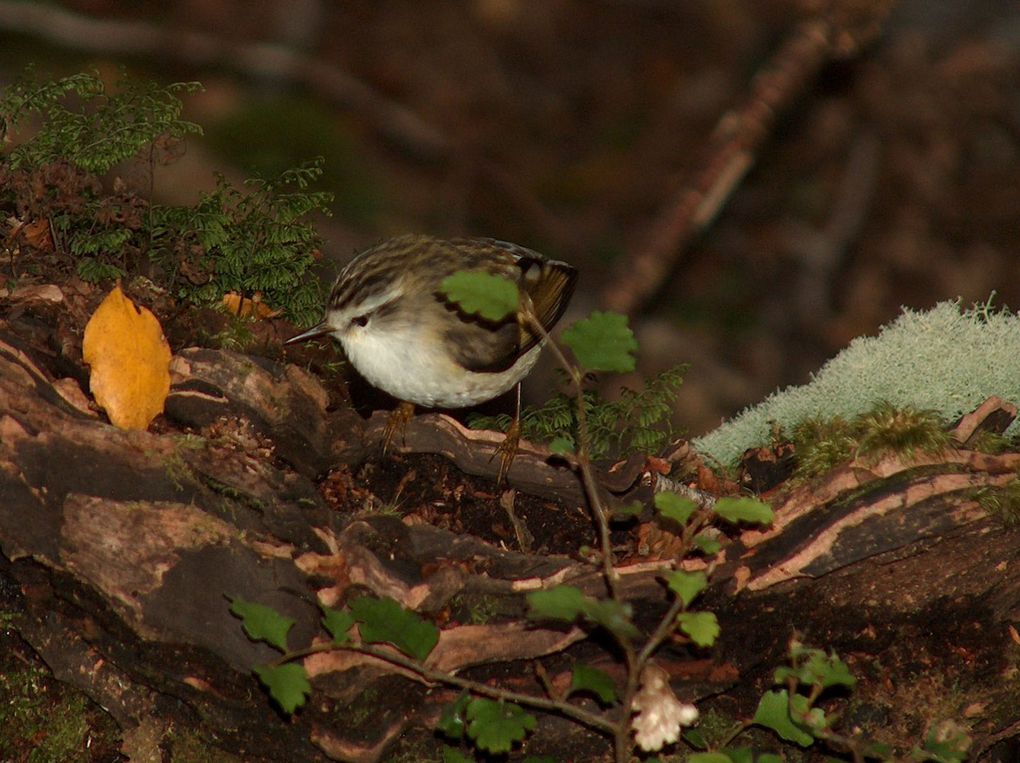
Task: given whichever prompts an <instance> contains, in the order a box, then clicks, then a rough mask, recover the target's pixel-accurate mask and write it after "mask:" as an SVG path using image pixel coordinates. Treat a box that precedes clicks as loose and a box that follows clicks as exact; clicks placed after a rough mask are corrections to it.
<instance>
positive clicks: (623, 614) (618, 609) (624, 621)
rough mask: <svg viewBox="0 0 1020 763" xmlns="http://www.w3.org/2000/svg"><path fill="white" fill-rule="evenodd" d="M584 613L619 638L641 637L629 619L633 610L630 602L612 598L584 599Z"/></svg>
mask: <svg viewBox="0 0 1020 763" xmlns="http://www.w3.org/2000/svg"><path fill="white" fill-rule="evenodd" d="M584 604H585V606H584V614H585V616H586V617H587V618H588V619H589V620H591V621H592V622H595V623H598V624H599V625H601V626H602V627H603V628H605V629H606V630H607V631H610V632H611V633H613V634H614V635H616V636H617V637H618V638H621V639H637V638H641V631H639V630H638V629H637V626H636V625H634V623H633V621H632V620H631V615H632V614H633V610H632V608H631V606H630V604H627V603H624V602H619V601H615V600H613V599H592V598H587V599H586V600H585V603H584Z"/></svg>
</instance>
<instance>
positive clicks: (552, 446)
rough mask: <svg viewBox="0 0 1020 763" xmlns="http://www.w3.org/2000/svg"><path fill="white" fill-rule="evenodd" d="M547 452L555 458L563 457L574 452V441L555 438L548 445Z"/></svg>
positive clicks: (566, 438) (567, 438) (565, 438)
mask: <svg viewBox="0 0 1020 763" xmlns="http://www.w3.org/2000/svg"><path fill="white" fill-rule="evenodd" d="M549 450H551V451H552V452H553V453H555V454H556V455H557V456H565V455H567V454H568V453H573V452H574V441H573V440H571V439H570V438H569V437H555V438H553V441H552V442H550V443H549Z"/></svg>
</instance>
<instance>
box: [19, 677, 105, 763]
mask: <svg viewBox="0 0 1020 763" xmlns="http://www.w3.org/2000/svg"><path fill="white" fill-rule="evenodd" d="M90 730H91V726H90V723H89V717H88V703H87V700H86V699H85V697H84V696H83V695H81V694H79V693H77V692H74V691H72V690H63V689H60V688H55V687H54V686H52V685H51V682H50V681H48V676H47V674H46V673H45V672H43V671H41V670H37V669H34V668H30V669H27V670H17V671H12V672H8V673H3V674H0V759H3V760H26V761H28V762H29V763H73V762H74V761H87V760H89V756H88V753H87V748H86V745H85V743H86V741H87V737H88V736H89V734H90Z"/></svg>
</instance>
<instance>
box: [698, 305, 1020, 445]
mask: <svg viewBox="0 0 1020 763" xmlns="http://www.w3.org/2000/svg"><path fill="white" fill-rule="evenodd" d="M992 395H998V396H999V397H1001V398H1003V399H1004V400H1014V401H1020V316H1018V315H1016V314H1014V313H1011V312H1009V311H1006V310H995V309H993V308H991V307H990V306H989V305H988V304H984V305H977V306H975V307H973V308H971V309H963V308H962V307H961V305H960V302H959V301H955V302H942V303H939V304H938V305H936V306H935V307H934V308H932V309H931V310H928V311H927V312H918V311H914V310H904V312H903V314H902V315H901V316H900V317H899V318H898V319H896V320H895V321H894V322H893V323H891V324H889V325H887V326H885V327H884V328H883V329H882V330H881V332H880V333H879V335H878V336H876V337H858V338H857V339H855V340H854V341H853V342H851V343H850V346H849V347H847V348H846V349H845V350H843V351H842V352H841V353H839V355H837V356H836V357H835V358H833V359H832V360H830V361H829V362H828V363H826V364H825V366H823V367H822V369H821V370H820V371H819V372H818V373H817V374H816V375H815V376H814V378H813V379H812V380H811V382H810V383H809V384H806V385H803V386H800V387H789V388H787V389H784V390H782V391H779V392H776V393H774V394H772V395H771V396H770V397H768V398H767V399H766V400H764V401H763V402H762V403H760V404H758V405H756V406H753V407H751V408H748V409H747V410H745V411H743V412H742V413H741V414H739V415H738V416H736V417H735V418H733V419H732V420H730V421H729V422H727V423H725V424H723V425H722V426H721V427H719V428H718V429H716V430H715V431H713V432H710V433H709V434H707V435H705V436H704V437H699V438H697V439H696V440H694V441H693V443H692V444H693V445H694V447H695V448H697V449H698V450H699V451H700V452H701V453H703V454H705V455H707V456H709V457H710V458H713V459H715V460H716V461H718V462H719V463H720V464H724V465H728V464H732V463H733V462H734V461H736V459H738V458H739V457H740V455H741V454H742V453H743V452H744V451H745V450H747V449H748V448H752V447H756V446H759V445H761V444H763V443H765V442H768V437H769V432H770V430H771V427H772V425H773V423H777V424H778V425H779V426H780V427H782V428H783V429H784V430H785V431H788V432H790V431H793V430H794V429H795V428H796V427H797V426H799V425H800V424H801V423H802V422H805V421H809V420H811V419H815V420H832V419H835V418H842V419H844V420H846V421H850V420H852V419H853V418H854V417H856V416H858V415H860V414H862V413H865V412H867V411H870V410H873V409H874V408H875V407H876V406H877V405H878V404H880V403H887V404H888V405H889V406H891V408H892V410H905V409H907V408H908V407H909V408H911V409H913V410H914V411H934V412H935V413H936V414H937V415H938V417H939V418H940V419H941V420H942V421H944V422H948V421H953V420H955V419H956V418H957V417H959V416H960V415H961V414H963V413H968V412H970V411H971V410H973V409H974V408H975V407H977V406H978V405H980V404H981V403H982V402H984V400H986V399H987V398H988V397H990V396H992ZM875 424H876V426H879V425H880V424H881V422H878V421H876V422H875ZM922 429H923V427H922ZM1018 430H1020V423H1017V422H1014V424H1013V425H1012V427H1011V430H1009V431H1007V435H1009V434H1010V433H1011V432H1015V431H1018ZM895 431H898V432H899V433H900V434H901V435H904V436H905V437H907V439H908V440H909V439H910V438H911V437H913V436H914V435H910V434H909V433H907V432H906V431H905V430H904V429H902V428H898V429H896V430H895ZM915 434H923V433H922V432H915ZM879 440H880V441H879V442H877V443H876V447H884V444H889V439H888V437H880V438H879ZM883 440H884V444H883V442H882V441H883ZM868 447H870V446H868Z"/></svg>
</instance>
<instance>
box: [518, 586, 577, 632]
mask: <svg viewBox="0 0 1020 763" xmlns="http://www.w3.org/2000/svg"><path fill="white" fill-rule="evenodd" d="M588 600H589V599H588V597H587V596H585V595H584V594H583V593H581V589H580V588H575V587H574V586H570V585H559V586H556V587H555V588H549V589H547V590H545V591H532V592H531V593H529V594H528V617H530V618H531V619H532V620H565V621H566V622H568V623H572V622H574V621H575V620H576V619H577V618H578V617H580V616H581V615H582V614H584V611H585V604H586V602H587V601H588Z"/></svg>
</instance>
